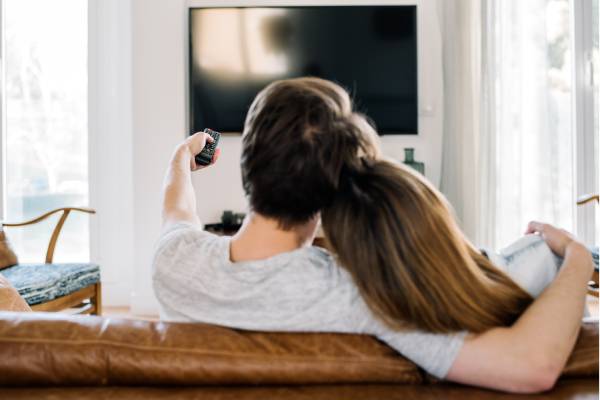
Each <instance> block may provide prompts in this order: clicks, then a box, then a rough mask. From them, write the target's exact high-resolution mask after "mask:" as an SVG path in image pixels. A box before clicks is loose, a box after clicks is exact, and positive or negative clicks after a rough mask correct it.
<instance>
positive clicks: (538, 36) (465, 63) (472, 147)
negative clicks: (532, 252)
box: [438, 0, 574, 248]
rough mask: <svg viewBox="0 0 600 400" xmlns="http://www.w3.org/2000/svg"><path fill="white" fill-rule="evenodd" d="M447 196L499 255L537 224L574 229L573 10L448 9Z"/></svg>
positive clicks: (474, 0) (545, 2)
mask: <svg viewBox="0 0 600 400" xmlns="http://www.w3.org/2000/svg"><path fill="white" fill-rule="evenodd" d="M438 4H439V9H440V12H441V13H442V15H443V18H442V20H443V21H444V23H443V31H444V70H445V72H444V78H445V85H444V87H445V97H446V104H445V105H446V109H445V115H446V117H445V123H444V162H443V171H442V190H443V191H444V192H445V193H446V195H447V196H448V197H449V199H450V201H451V202H452V203H453V205H454V206H455V208H456V212H457V216H458V217H459V219H460V220H461V222H462V224H463V228H464V229H465V231H466V232H467V234H468V235H469V236H470V237H471V238H472V239H473V240H474V241H475V242H476V244H478V245H481V246H490V247H496V248H497V247H501V246H503V245H506V244H508V243H509V242H511V241H513V240H514V239H516V238H517V237H519V236H520V235H522V233H523V231H524V229H525V226H526V224H527V222H528V221H529V220H531V219H539V220H543V221H548V222H552V223H554V224H557V225H560V226H561V227H564V228H566V229H572V228H573V216H574V205H573V204H574V203H573V200H574V191H573V182H574V178H573V173H574V171H573V165H574V162H573V140H572V138H573V134H572V129H571V113H572V111H571V66H570V62H569V61H570V43H571V41H570V34H569V31H570V30H569V21H570V19H569V12H570V9H569V7H570V4H571V3H570V1H569V0H527V1H522V0H464V1H463V0H450V1H449V0H441V1H440V2H439V3H438Z"/></svg>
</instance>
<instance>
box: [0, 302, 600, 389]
mask: <svg viewBox="0 0 600 400" xmlns="http://www.w3.org/2000/svg"><path fill="white" fill-rule="evenodd" d="M565 374H566V375H568V376H572V377H575V376H576V377H587V376H594V377H597V375H598V325H597V324H591V325H590V324H587V325H585V326H584V328H583V330H582V334H581V335H580V338H579V341H578V344H577V349H576V351H575V352H574V353H573V356H572V357H571V359H570V360H569V364H568V365H567V368H566V369H565ZM425 379H426V377H425V375H424V374H423V372H422V371H421V370H419V368H417V367H416V366H415V364H413V363H411V362H410V361H408V360H406V359H405V358H403V357H402V356H400V355H398V354H397V353H396V352H394V350H392V349H391V348H389V347H388V346H386V345H384V344H383V343H381V342H379V341H377V340H376V339H374V338H372V337H370V336H364V335H346V334H333V333H259V332H247V331H238V330H233V329H228V328H223V327H218V326H213V325H205V324H185V323H164V322H148V321H139V320H127V319H113V318H103V317H93V316H68V315H64V314H52V313H33V312H31V313H17V312H0V385H1V386H7V385H21V386H24V385H25V386H40V385H42V386H44V385H52V386H57V385H78V386H105V385H146V386H147V385H229V384H273V385H305V384H319V383H410V384H416V383H421V382H423V381H424V380H425Z"/></svg>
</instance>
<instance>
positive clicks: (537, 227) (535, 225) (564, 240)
mask: <svg viewBox="0 0 600 400" xmlns="http://www.w3.org/2000/svg"><path fill="white" fill-rule="evenodd" d="M525 233H526V234H530V233H537V234H539V235H540V236H541V237H542V238H543V239H544V240H545V241H546V243H547V244H548V246H549V247H550V249H551V250H552V251H553V252H554V253H555V254H556V255H557V256H560V257H563V258H564V257H565V252H566V251H567V247H568V246H569V244H571V242H576V240H575V238H574V237H573V235H571V234H570V233H569V232H567V231H565V230H564V229H559V228H556V227H554V226H552V225H550V224H544V223H542V222H536V221H531V222H530V223H529V225H527V231H526V232H525Z"/></svg>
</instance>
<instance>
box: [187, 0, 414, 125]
mask: <svg viewBox="0 0 600 400" xmlns="http://www.w3.org/2000/svg"><path fill="white" fill-rule="evenodd" d="M416 18H417V16H416V6H327V7H322V6H318V7H261V8H244V7H240V8H193V9H190V15H189V23H190V30H189V32H190V38H189V39H190V40H189V43H190V54H189V55H190V57H189V60H190V65H189V72H190V76H189V82H190V94H189V95H190V134H191V133H194V132H198V131H201V130H202V129H204V128H205V127H210V128H212V129H215V130H219V131H221V132H242V130H243V125H244V118H245V116H246V112H247V111H248V107H249V106H250V103H251V102H252V100H253V98H254V97H255V96H256V94H257V93H258V92H259V91H260V90H261V89H262V88H263V87H265V86H266V85H267V84H268V83H270V82H272V81H274V80H277V79H285V78H292V77H299V76H318V77H321V78H325V79H330V80H333V81H335V82H338V83H339V84H341V85H342V86H344V87H345V88H346V89H348V90H349V91H350V93H351V95H352V97H353V99H354V102H355V107H356V108H357V110H359V111H361V112H363V113H365V114H367V115H368V116H369V117H370V118H371V119H372V121H373V122H374V123H375V125H376V128H377V130H378V132H379V133H380V134H417V133H418V129H417V128H418V127H417V121H418V118H417V104H418V103H417V33H416V32H417V29H416Z"/></svg>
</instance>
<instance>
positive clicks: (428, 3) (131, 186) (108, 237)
mask: <svg viewBox="0 0 600 400" xmlns="http://www.w3.org/2000/svg"><path fill="white" fill-rule="evenodd" d="M94 1H100V0H94ZM103 1H104V0H103ZM110 1H111V2H117V1H118V2H119V3H121V4H124V3H129V2H128V1H123V0H120V1H119V0H110ZM130 1H131V3H130V4H131V8H130V12H131V55H132V59H131V74H130V75H129V79H130V83H131V103H130V105H131V107H132V114H131V115H132V120H131V121H130V122H131V125H130V128H131V130H130V131H129V132H126V131H127V128H126V126H127V121H123V120H122V119H121V120H120V121H121V128H122V127H125V129H115V131H114V132H110V133H108V134H109V135H112V136H111V137H110V138H108V139H106V140H104V139H100V140H99V142H100V146H99V147H98V149H102V150H104V151H106V152H105V153H104V152H103V154H101V155H97V156H95V157H96V158H95V160H96V161H95V164H94V165H95V166H91V169H92V170H94V169H95V170H96V173H95V174H93V177H92V186H94V185H95V184H97V183H99V184H100V186H99V188H98V189H97V190H95V191H93V193H92V197H93V198H94V196H96V198H97V199H98V205H99V207H98V208H99V215H98V220H99V221H100V224H101V225H102V224H104V222H105V221H106V223H110V224H111V228H107V227H106V226H105V225H104V228H103V229H100V230H98V231H97V232H96V234H95V235H96V239H97V242H98V243H101V244H102V243H103V245H100V246H99V247H98V251H97V252H95V253H94V254H96V255H97V256H100V255H102V259H101V260H100V261H101V262H102V263H103V274H104V278H103V279H108V278H110V279H111V280H113V281H114V280H118V277H119V276H120V275H121V274H123V276H125V277H127V276H128V275H127V274H130V280H129V281H128V282H125V283H124V284H123V285H125V287H126V286H127V285H129V287H130V288H131V291H132V297H131V305H132V309H133V311H134V312H136V313H141V314H144V313H153V312H155V310H156V302H155V299H154V296H153V293H152V289H151V271H150V267H151V261H152V251H153V246H154V243H155V241H156V239H157V238H158V235H159V232H160V191H161V185H162V178H163V174H164V170H165V166H166V165H167V162H168V160H169V157H170V155H171V152H172V150H173V148H174V147H175V146H176V145H177V144H178V143H179V142H180V141H181V140H183V139H184V137H185V132H186V129H185V128H186V118H185V117H186V90H185V84H186V83H185V82H186V58H185V54H186V53H185V52H186V26H185V15H186V7H187V4H186V1H185V0H130ZM283 2H285V3H287V4H289V3H290V2H289V1H285V0H282V1H281V2H280V4H281V3H283ZM397 2H398V1H388V3H397ZM399 2H401V3H406V1H399ZM271 3H272V2H271ZM345 3H348V2H345ZM433 3H434V0H423V1H420V2H418V4H419V5H420V7H419V53H418V55H419V96H420V108H421V111H420V118H419V129H420V135H419V136H415V137H406V136H404V137H403V136H386V137H383V138H382V142H383V148H384V151H385V153H387V154H388V155H390V156H392V157H396V158H398V159H403V147H406V146H410V147H416V148H417V151H416V155H417V158H418V159H419V160H422V161H424V162H425V164H426V168H427V175H428V177H429V178H430V179H432V180H433V181H434V182H435V183H436V184H437V183H439V176H440V161H441V133H440V132H441V121H442V117H443V115H442V111H443V110H442V109H441V107H442V95H443V93H442V91H443V89H442V83H441V79H442V74H441V50H440V35H439V30H438V26H439V25H438V24H437V21H436V16H435V6H434V4H433ZM219 4H222V2H219ZM91 61H92V60H91ZM96 61H98V60H96ZM99 68H101V67H99ZM100 91H101V90H100ZM100 97H101V98H103V101H104V102H105V103H106V104H107V106H108V103H109V99H110V98H111V97H110V96H108V97H106V96H105V97H102V96H100ZM113 100H114V101H116V102H117V103H119V100H118V99H113ZM126 100H127V99H125V103H126V102H127V101H126ZM121 103H123V101H121ZM98 110H99V111H102V109H101V108H99V109H98ZM98 110H97V111H98ZM105 111H106V110H105ZM106 112H109V111H106ZM112 113H116V111H115V110H114V109H113V110H112ZM99 120H100V118H97V119H96V120H95V121H96V123H97V124H98V125H102V123H101V122H100V121H99ZM107 128H110V126H107ZM94 132H95V134H96V135H99V134H103V132H100V131H99V130H98V129H95V130H94ZM104 133H106V132H104ZM121 134H122V135H123V136H122V137H118V136H120V135H121ZM120 140H123V141H124V142H125V147H124V148H123V149H121V148H119V149H117V148H115V146H119V144H118V143H119V142H120ZM128 146H130V147H128ZM220 146H221V149H222V155H221V158H220V160H219V163H218V164H217V165H215V166H213V167H211V168H209V169H207V170H204V171H201V172H199V173H196V174H195V176H194V178H193V183H194V187H195V188H196V191H197V197H198V213H199V215H200V218H201V219H202V220H203V221H204V222H216V221H218V219H219V217H220V214H221V212H222V211H223V210H224V209H233V210H238V211H243V210H245V208H246V203H245V200H244V196H243V192H242V188H241V178H240V170H239V154H240V138H239V137H223V139H222V141H221V145H220ZM111 148H112V152H111ZM129 150H130V151H131V152H130V153H127V152H128V151H129ZM91 151H92V152H94V151H96V149H94V148H91ZM107 160H111V161H110V162H111V166H110V167H109V170H108V172H107V174H110V176H111V177H114V178H115V179H116V180H115V182H116V183H115V187H113V188H111V187H110V186H111V184H110V181H108V180H107V179H106V177H105V178H103V177H102V176H101V173H103V171H104V170H102V169H101V168H100V165H101V164H102V163H104V162H106V161H107ZM121 165H122V166H123V170H121V167H120V166H121ZM121 171H123V174H121ZM129 173H130V174H131V176H129V175H128V174H129ZM111 189H112V190H111ZM104 190H105V191H108V193H110V195H102V193H103V191H104ZM121 197H123V198H125V199H126V201H125V203H124V204H123V205H121V204H120V202H119V201H117V199H118V198H121ZM127 199H129V200H127ZM93 202H94V200H92V203H93ZM129 213H131V214H129ZM123 214H125V217H124V218H123V219H122V220H121V223H117V222H118V221H119V220H120V217H121V216H123ZM130 216H131V217H130ZM115 223H117V224H116V225H114V224H115ZM121 238H123V239H121ZM102 251H107V252H112V253H111V255H104V254H102ZM121 254H123V255H124V258H123V260H126V261H119V260H121ZM129 262H131V263H132V267H129V266H128V265H124V264H125V263H129ZM128 268H129V272H127V271H126V270H127V269H128ZM124 279H125V280H126V279H127V278H124ZM110 295H111V293H110V292H107V293H106V296H107V297H110ZM107 300H109V299H108V298H107Z"/></svg>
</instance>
